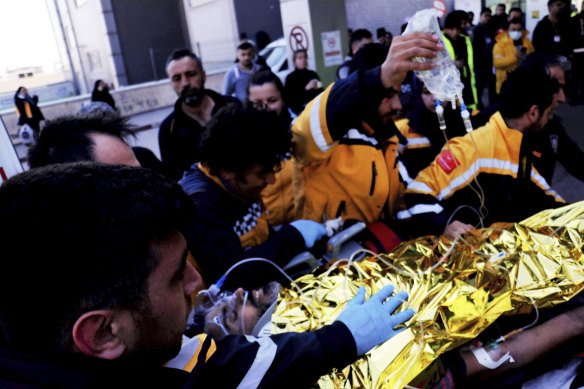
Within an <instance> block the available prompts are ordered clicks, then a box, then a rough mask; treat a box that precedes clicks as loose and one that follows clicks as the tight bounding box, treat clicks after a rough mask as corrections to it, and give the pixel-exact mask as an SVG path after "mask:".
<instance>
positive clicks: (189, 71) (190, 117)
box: [158, 49, 238, 181]
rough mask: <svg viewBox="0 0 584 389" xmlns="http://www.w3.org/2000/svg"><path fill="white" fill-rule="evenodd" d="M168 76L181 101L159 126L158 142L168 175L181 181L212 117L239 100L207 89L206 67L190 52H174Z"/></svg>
mask: <svg viewBox="0 0 584 389" xmlns="http://www.w3.org/2000/svg"><path fill="white" fill-rule="evenodd" d="M166 73H167V74H168V77H169V78H170V85H171V86H172V88H173V89H174V91H175V92H176V94H177V95H178V96H179V98H178V100H177V101H176V103H175V104H174V111H173V112H172V113H171V114H170V115H168V116H167V117H166V118H165V119H164V120H163V121H162V123H161V124H160V130H159V132H158V143H159V146H160V157H161V159H162V163H163V164H164V166H165V169H166V175H167V176H168V177H170V178H172V179H173V180H175V181H178V180H180V179H181V177H182V176H183V173H184V171H185V170H187V169H188V168H189V167H191V165H192V164H193V163H195V162H197V161H198V160H199V138H200V136H201V133H202V132H203V131H204V129H205V126H206V125H207V123H208V122H209V120H211V116H212V115H213V114H214V113H216V112H217V111H218V110H219V109H220V108H221V107H223V106H224V105H226V104H227V103H232V102H233V103H235V102H238V100H237V99H235V98H233V97H230V96H221V95H220V94H218V93H216V92H214V91H212V90H210V89H205V80H206V77H207V76H206V74H205V71H204V70H203V64H202V63H201V60H200V59H199V57H197V56H196V55H195V54H193V53H192V52H191V51H190V50H187V49H180V50H176V51H174V52H173V53H172V54H171V55H170V56H169V57H168V60H167V61H166Z"/></svg>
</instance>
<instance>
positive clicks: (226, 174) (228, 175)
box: [219, 169, 235, 181]
mask: <svg viewBox="0 0 584 389" xmlns="http://www.w3.org/2000/svg"><path fill="white" fill-rule="evenodd" d="M219 174H220V175H221V178H223V179H224V180H226V181H231V180H233V179H234V178H235V172H231V171H229V170H225V169H221V171H220V172H219Z"/></svg>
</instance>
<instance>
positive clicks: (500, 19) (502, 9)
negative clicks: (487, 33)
mask: <svg viewBox="0 0 584 389" xmlns="http://www.w3.org/2000/svg"><path fill="white" fill-rule="evenodd" d="M506 10H507V6H506V5H505V4H503V3H499V4H497V7H495V15H493V17H492V19H491V25H492V28H493V31H495V32H497V31H499V29H501V28H503V29H506V28H507V12H506Z"/></svg>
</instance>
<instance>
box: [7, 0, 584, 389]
mask: <svg viewBox="0 0 584 389" xmlns="http://www.w3.org/2000/svg"><path fill="white" fill-rule="evenodd" d="M561 2H562V1H561V0H550V2H549V3H548V5H549V9H550V14H549V15H548V16H546V17H545V18H544V19H543V20H542V22H540V24H538V27H537V28H536V31H535V32H534V43H533V45H532V44H531V42H530V40H529V39H528V38H527V31H525V28H524V25H525V24H524V17H523V13H522V12H521V10H520V9H511V10H510V12H509V15H507V14H506V13H505V9H504V6H503V7H502V12H499V11H500V10H501V7H500V6H497V13H496V14H495V15H494V16H493V17H491V15H490V14H491V12H490V10H488V9H484V10H483V11H482V12H481V15H480V24H479V25H477V26H476V27H474V29H471V26H470V24H471V20H472V19H471V17H469V14H468V13H467V12H463V11H453V12H451V13H450V14H448V15H447V16H446V18H445V20H444V26H443V27H444V30H443V35H444V39H443V40H441V39H440V37H438V36H435V35H432V34H429V33H420V32H415V33H410V34H405V35H401V36H398V37H395V38H394V37H392V36H391V34H390V33H388V32H387V31H385V30H384V29H379V30H378V31H377V41H376V42H373V36H372V34H371V33H370V32H369V31H367V30H366V29H358V30H355V31H354V32H353V33H352V35H351V39H350V45H351V55H350V56H349V57H347V58H346V60H345V61H344V62H343V64H342V65H341V66H340V67H339V69H338V72H337V80H336V81H335V82H333V83H332V84H330V85H322V83H321V81H320V77H319V76H318V74H317V73H316V72H315V71H313V70H310V69H308V53H307V52H306V51H305V50H298V51H296V52H294V53H293V58H292V61H293V63H294V67H295V70H294V71H293V72H291V73H290V74H289V75H288V77H286V79H285V80H281V79H280V78H279V77H278V76H277V75H275V74H274V73H272V72H271V70H270V69H269V67H267V65H266V64H265V61H261V60H259V61H258V58H257V53H256V49H255V47H254V45H253V44H251V43H250V42H248V41H243V42H241V43H240V44H239V46H238V47H237V52H236V58H237V59H236V62H235V63H234V65H233V67H232V69H230V70H229V71H228V72H227V74H226V76H225V82H224V88H223V91H222V93H221V94H220V93H217V92H215V91H213V90H210V89H207V88H205V82H206V73H205V70H204V68H203V63H202V61H201V60H200V58H198V57H197V56H196V55H195V54H193V53H192V52H191V51H190V50H188V49H179V50H176V51H174V52H173V53H172V54H171V55H170V56H169V57H168V60H167V62H166V71H167V74H168V77H169V80H170V85H171V87H172V88H173V90H174V91H175V92H176V94H177V96H178V98H177V100H176V103H175V105H174V108H173V110H172V112H171V113H170V115H169V116H168V117H166V118H165V119H164V121H163V122H162V123H161V125H160V129H159V147H160V155H161V161H159V160H157V159H156V158H153V157H152V155H151V154H149V153H145V154H144V153H143V152H139V150H138V149H136V148H132V147H130V146H129V144H128V139H129V138H130V137H132V136H133V133H132V130H131V128H130V127H129V126H128V123H127V119H125V118H122V117H120V115H119V112H118V111H117V110H116V107H115V102H114V100H113V99H112V97H111V95H109V92H108V88H107V85H106V84H105V83H104V82H103V81H102V80H97V81H96V83H95V88H94V91H93V96H92V100H94V105H92V106H89V107H88V109H86V110H83V111H82V112H81V113H78V114H77V115H73V116H66V117H61V118H57V119H54V120H51V121H49V122H47V123H46V124H45V126H44V128H42V130H41V129H40V127H39V126H38V125H37V127H38V130H37V131H36V133H35V136H34V137H35V141H34V143H33V144H32V145H31V146H30V148H29V151H28V153H29V154H28V158H29V164H30V168H31V169H30V170H29V171H27V172H25V173H22V174H20V175H17V176H15V177H13V178H11V179H9V180H8V181H7V182H6V183H4V184H3V185H2V187H1V188H0V219H1V220H2V221H3V222H2V223H1V224H0V236H2V237H3V239H2V240H3V243H2V244H0V258H1V260H0V290H1V293H0V296H2V297H0V300H1V301H0V329H1V331H0V361H1V362H0V387H27V388H28V387H30V388H36V387H97V386H108V387H112V386H113V387H122V386H125V387H127V386H128V385H130V386H136V385H140V386H145V387H169V388H174V387H203V386H206V385H209V386H210V385H214V386H217V387H276V386H281V387H309V386H310V385H312V384H314V383H315V382H316V381H317V380H318V377H320V376H321V375H324V374H326V373H328V372H330V371H331V370H332V369H333V368H342V367H344V366H346V365H347V364H349V363H351V362H353V361H354V360H356V359H357V358H358V357H359V356H362V355H364V354H365V353H367V352H368V351H369V350H370V349H371V348H373V347H375V346H377V345H379V344H381V343H383V342H385V341H386V340H388V339H390V338H391V337H393V336H395V335H396V334H397V333H399V332H400V331H403V330H404V329H405V327H404V325H403V324H404V323H406V322H408V320H409V319H410V318H411V317H412V315H414V311H413V310H412V309H405V307H404V306H402V303H403V302H404V301H405V300H406V299H407V293H405V292H396V293H394V290H393V287H392V286H385V287H384V288H382V289H381V290H380V291H379V292H377V293H376V294H373V295H371V296H369V298H367V299H366V296H365V294H366V293H365V290H364V289H360V290H359V291H358V292H357V293H356V296H355V297H354V299H353V300H352V301H350V302H349V304H348V305H347V308H346V309H345V310H344V311H343V312H341V313H340V315H339V316H338V318H337V319H336V321H335V322H334V323H331V324H329V325H325V326H323V327H322V328H321V329H319V330H317V331H314V332H308V333H285V334H280V335H269V334H266V333H262V331H260V330H261V327H263V326H264V325H265V324H266V320H267V323H268V324H269V317H270V314H271V310H272V309H273V307H274V304H275V302H276V298H275V296H276V295H277V293H278V288H279V287H280V285H283V286H288V285H290V278H289V276H287V275H286V273H285V271H284V270H282V268H285V267H286V265H287V264H288V263H289V262H290V261H291V260H292V259H293V258H294V257H295V256H297V255H299V254H302V253H306V252H310V253H311V255H313V256H319V255H320V256H321V255H322V253H323V250H324V243H325V242H326V240H327V239H328V238H329V237H330V236H331V235H332V234H333V233H334V232H333V231H334V230H338V229H339V228H340V229H342V228H343V226H350V225H352V224H353V223H355V222H356V221H359V222H363V223H365V224H366V225H367V228H366V230H365V231H364V232H363V233H361V234H359V235H357V236H356V237H354V239H355V240H356V241H357V242H358V243H360V244H361V245H363V246H366V247H371V248H374V249H375V251H377V252H388V251H389V250H391V249H392V248H393V247H395V246H396V245H397V244H398V243H399V242H402V241H407V240H411V239H415V238H418V237H420V236H424V235H443V236H444V237H445V238H446V239H450V240H454V239H455V238H456V237H457V236H458V235H460V234H465V233H468V232H470V231H472V230H473V229H475V228H479V227H482V226H488V225H490V224H491V223H494V222H519V221H521V220H522V219H524V218H526V217H528V216H530V215H532V214H535V213H537V212H538V211H541V210H544V209H549V208H556V207H560V206H563V205H565V201H564V200H563V199H562V198H561V196H560V195H559V194H557V193H556V192H555V191H554V190H553V189H552V188H551V186H550V184H551V179H552V176H553V172H554V166H555V163H556V161H559V162H560V163H562V164H563V165H564V166H565V167H566V168H567V169H568V171H569V172H570V173H572V174H573V175H574V176H575V177H576V178H578V179H583V178H584V174H583V173H582V172H581V171H580V170H579V169H578V168H577V166H578V164H577V161H579V160H582V157H583V156H584V154H583V152H582V151H581V150H580V148H579V147H578V146H577V144H576V143H575V142H574V141H572V140H571V139H570V138H569V136H568V135H567V133H566V131H565V129H564V128H563V126H562V124H561V121H560V119H559V118H558V117H557V116H556V115H555V112H556V110H557V109H558V106H559V105H560V104H562V103H565V102H566V100H567V98H566V93H565V92H564V87H565V86H566V84H569V86H570V89H569V91H570V93H571V94H572V95H571V96H572V98H574V96H576V95H577V92H574V91H575V90H576V91H577V90H578V89H577V88H579V87H580V88H581V86H582V85H581V83H580V84H578V82H579V81H578V80H579V79H578V77H579V76H578V75H577V71H576V65H577V64H578V61H581V58H580V57H578V54H580V52H578V51H577V50H575V49H577V47H576V46H574V45H576V43H574V42H576V39H574V36H572V35H567V36H564V35H561V34H560V32H561V31H563V27H562V28H560V26H567V27H566V30H569V28H568V27H569V26H570V25H571V24H570V23H568V22H567V21H566V19H565V16H563V15H564V13H563V12H564V9H565V5H564V6H561V5H559V4H558V3H561ZM580 15H581V14H580ZM578 17H580V18H581V16H576V17H575V18H574V20H576V19H577V18H578ZM562 23H565V24H562ZM574 23H576V22H574ZM540 25H541V27H540ZM550 26H551V27H550ZM550 28H552V29H553V31H556V32H557V33H558V34H559V35H558V36H559V38H558V39H556V38H555V35H553V34H552V35H551V39H550V33H549V31H550ZM556 29H557V30H556ZM469 32H470V33H471V34H470V35H472V38H471V37H470V36H469V35H468V33H469ZM536 33H537V34H536ZM583 34H584V30H583ZM441 42H444V44H443V43H441ZM441 50H446V51H447V52H448V53H449V55H450V56H451V58H452V60H453V62H454V64H455V66H456V67H457V68H458V69H459V72H460V75H461V81H462V83H463V85H464V90H463V99H464V102H465V103H466V106H467V107H469V108H471V109H473V115H472V118H471V119H472V124H473V126H474V128H475V130H473V131H471V132H468V131H467V130H468V129H467V128H466V127H465V123H464V120H463V118H462V117H461V115H460V106H456V105H455V104H450V103H449V104H442V103H441V102H438V101H437V100H436V98H435V97H434V96H433V95H432V93H431V92H430V91H429V90H428V89H427V88H426V87H425V85H424V84H423V82H422V81H421V80H420V79H418V78H417V77H416V75H415V72H416V71H424V70H429V69H432V68H433V67H434V66H435V64H434V63H433V62H432V61H413V60H412V59H413V58H419V57H423V58H427V59H432V58H435V57H436V56H437V53H438V51H441ZM561 50H563V51H561ZM570 50H572V51H570ZM488 61H490V62H488ZM570 61H571V62H572V63H573V64H574V65H573V66H572V67H571V70H570V68H568V67H567V66H566V65H567V64H569V63H570ZM493 66H494V68H495V69H496V72H495V73H494V72H493ZM566 73H568V75H566ZM567 79H568V80H567ZM580 82H581V78H580ZM23 89H24V90H23ZM575 93H576V94H575ZM17 97H18V99H20V100H22V101H21V102H19V103H17V104H19V105H18V107H19V113H20V114H21V117H23V119H22V120H23V121H24V120H25V118H26V117H28V114H24V113H28V112H29V111H31V112H32V108H31V107H33V105H32V103H31V102H29V99H28V98H27V97H26V88H19V91H17V96H15V102H16V99H17ZM572 102H577V100H572ZM104 103H105V104H106V105H107V106H108V107H106V108H107V109H104V108H103V107H101V104H104ZM26 104H29V108H28V109H27V108H26ZM92 104H93V103H92ZM437 110H440V112H442V111H443V112H444V117H445V118H446V123H447V126H446V127H444V125H443V123H442V122H441V120H440V119H439V118H438V116H437V115H436V112H437ZM39 112H40V111H39ZM23 115H24V116H23ZM37 124H38V123H37ZM31 126H32V125H31ZM335 223H336V224H335ZM333 224H335V227H334V228H333V227H331V225H333ZM31 241H33V242H34V244H31ZM16 259H18V260H16ZM25 275H26V277H25ZM39 298H41V299H43V301H39ZM57 301H58V304H53V303H51V302H57ZM404 305H405V304H404ZM582 309H584V308H582V307H581V305H578V304H577V303H573V304H566V307H565V308H564V309H560V310H557V311H555V312H554V314H553V315H552V314H550V315H549V316H548V317H547V319H549V320H547V321H545V320H542V321H541V322H540V323H538V325H536V326H535V327H533V328H532V329H530V330H528V331H525V332H524V333H523V334H520V335H518V337H516V338H511V339H510V340H509V342H507V343H505V344H504V346H505V347H506V349H507V350H508V351H509V352H510V353H511V354H512V355H513V356H514V357H515V359H516V361H515V362H514V361H513V358H511V360H509V358H507V359H505V360H503V359H502V357H501V355H502V352H501V351H502V347H501V348H500V349H499V350H498V351H497V350H495V349H492V350H489V352H488V355H489V357H488V358H489V359H490V361H491V362H492V364H495V365H497V366H496V368H491V367H489V366H490V365H489V363H487V362H485V361H482V360H477V359H476V358H475V357H474V356H473V354H469V353H468V351H467V350H464V349H457V350H454V351H453V352H450V353H448V354H447V355H445V356H444V357H443V358H441V360H440V361H441V363H442V364H443V366H444V368H443V369H442V374H441V375H440V377H436V381H435V382H433V383H432V385H434V384H435V385H436V387H439V388H452V387H468V386H467V385H470V383H472V385H473V386H477V387H479V386H485V387H487V386H489V385H491V386H492V387H498V386H501V385H506V387H511V386H509V385H511V384H514V385H519V386H518V387H520V385H521V384H523V383H524V382H526V381H528V380H529V379H531V378H532V377H533V374H526V373H525V372H526V371H529V370H530V369H531V367H532V366H533V365H532V364H533V363H535V362H541V361H542V360H545V358H548V356H549V355H550V353H552V352H555V351H557V350H558V349H561V348H562V347H563V346H565V345H566V344H568V343H570V342H573V340H574V339H575V338H578V337H579V334H580V333H581V330H582V329H584V326H583V324H584V320H582V318H581V316H582V312H581V310H582ZM543 316H545V315H542V317H543ZM266 318H267V319H266ZM551 328H555V329H556V330H560V332H561V336H560V335H558V336H554V337H551V336H547V334H548V333H549V332H550V329H551ZM268 332H269V331H268ZM260 334H261V335H262V336H259V335H260ZM252 335H253V336H252ZM519 337H520V338H519ZM526 339H527V340H528V341H529V342H531V343H532V347H531V348H529V349H526V348H523V347H522V344H524V342H526V341H527V340H526ZM576 351H580V352H581V351H582V350H580V349H578V350H576ZM574 355H575V350H574V348H570V349H569V351H565V352H564V353H563V354H561V353H559V354H558V353H556V354H554V358H557V359H558V360H564V359H565V360H571V358H572V357H573V356H574ZM562 358H564V359H562ZM498 362H500V363H498ZM497 363H498V364H497ZM31 372H34V374H32V373H31ZM510 372H511V373H510ZM514 373H515V374H514ZM538 373H543V371H538ZM570 374H571V376H570V378H571V380H570V382H572V386H571V387H579V386H574V385H577V384H578V385H579V383H580V382H582V381H583V380H584V371H582V368H581V367H577V365H576V367H574V368H573V369H572V371H571V373H570ZM546 382H547V383H546V385H548V386H547V387H552V386H553V384H552V386H549V382H550V381H546ZM428 387H430V386H428ZM567 387H570V386H569V384H568V386H566V388H567Z"/></svg>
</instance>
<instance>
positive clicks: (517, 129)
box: [404, 68, 564, 239]
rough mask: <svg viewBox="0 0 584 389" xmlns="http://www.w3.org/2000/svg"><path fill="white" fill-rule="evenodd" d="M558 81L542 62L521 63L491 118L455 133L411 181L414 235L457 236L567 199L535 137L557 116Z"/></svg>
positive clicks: (408, 197)
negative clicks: (548, 174)
mask: <svg viewBox="0 0 584 389" xmlns="http://www.w3.org/2000/svg"><path fill="white" fill-rule="evenodd" d="M558 88H559V86H558V83H557V81H555V80H552V79H551V78H550V76H549V75H548V74H547V73H546V72H545V71H544V70H543V69H541V68H519V69H517V70H516V71H515V72H513V73H511V75H510V76H509V78H508V79H507V81H505V83H504V84H503V88H502V89H501V106H500V108H499V112H496V113H495V114H494V115H493V116H491V119H490V120H489V122H488V123H487V124H486V125H485V126H483V127H481V128H478V129H476V130H475V131H473V132H471V133H469V134H467V135H465V136H463V137H458V138H454V139H451V140H450V141H449V142H448V143H446V145H445V146H444V148H443V149H442V152H441V153H440V154H439V155H438V156H437V157H436V159H435V160H434V162H432V164H431V165H430V166H428V167H427V168H426V169H424V170H422V171H421V172H420V173H419V174H418V176H417V177H416V179H415V180H413V181H412V182H410V183H409V184H408V186H407V189H406V192H405V196H404V201H405V203H406V206H407V207H408V209H407V210H406V211H405V212H407V213H409V216H410V217H411V220H410V222H411V228H410V231H411V232H412V234H417V236H420V235H426V234H431V235H440V234H444V236H446V237H448V238H450V239H454V238H455V237H456V236H457V235H458V234H460V233H464V232H468V231H470V230H472V229H473V228H474V227H473V225H474V226H475V227H476V226H479V225H484V226H488V225H490V224H491V223H494V222H518V221H520V220H522V219H524V218H526V217H528V216H530V215H532V214H534V213H536V212H539V211H541V210H543V209H548V208H555V207H558V206H561V205H564V200H562V199H561V197H559V196H558V195H557V194H556V193H555V192H554V191H553V190H552V189H551V188H550V186H549V184H548V183H547V182H546V180H545V178H544V177H542V176H541V175H540V173H539V172H538V171H537V170H536V168H535V167H534V166H533V161H534V158H535V157H536V156H535V153H534V145H533V138H534V134H535V133H537V132H538V131H541V130H542V129H543V128H544V126H545V125H546V124H547V122H548V120H549V119H550V118H551V117H552V116H553V110H554V109H555V107H556V104H555V103H554V94H555V93H556V92H557V91H558Z"/></svg>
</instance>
